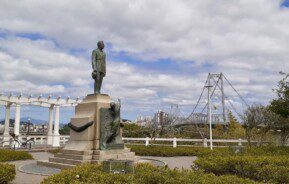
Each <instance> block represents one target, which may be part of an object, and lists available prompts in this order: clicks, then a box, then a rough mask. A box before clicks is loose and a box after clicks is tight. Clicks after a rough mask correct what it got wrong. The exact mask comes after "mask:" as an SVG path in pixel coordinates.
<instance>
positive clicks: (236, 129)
mask: <svg viewBox="0 0 289 184" xmlns="http://www.w3.org/2000/svg"><path fill="white" fill-rule="evenodd" d="M228 117H229V124H228V131H227V138H230V139H240V138H243V137H244V136H245V129H244V128H243V127H242V125H241V124H240V123H239V122H238V120H237V119H236V118H235V116H234V115H233V113H232V112H231V111H229V112H228Z"/></svg>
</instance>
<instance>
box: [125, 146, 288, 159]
mask: <svg viewBox="0 0 289 184" xmlns="http://www.w3.org/2000/svg"><path fill="white" fill-rule="evenodd" d="M128 147H130V148H131V151H133V152H135V153H136V155H140V156H162V157H171V156H197V157H207V156H233V155H236V154H235V153H234V151H233V150H232V149H230V148H215V149H213V150H210V149H209V148H203V147H176V148H173V147H168V146H128ZM239 155H247V156H250V155H252V156H254V155H256V156H281V155H287V156H289V147H282V146H280V147H277V146H263V147H251V148H246V149H245V152H244V153H241V154H239Z"/></svg>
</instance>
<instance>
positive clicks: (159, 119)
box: [154, 111, 168, 126]
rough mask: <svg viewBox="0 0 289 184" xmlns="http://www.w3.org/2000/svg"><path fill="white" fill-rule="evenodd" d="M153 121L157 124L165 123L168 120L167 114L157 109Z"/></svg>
mask: <svg viewBox="0 0 289 184" xmlns="http://www.w3.org/2000/svg"><path fill="white" fill-rule="evenodd" d="M154 121H155V123H156V125H157V126H163V125H166V124H167V122H168V114H167V113H166V112H164V111H158V112H157V113H155V116H154Z"/></svg>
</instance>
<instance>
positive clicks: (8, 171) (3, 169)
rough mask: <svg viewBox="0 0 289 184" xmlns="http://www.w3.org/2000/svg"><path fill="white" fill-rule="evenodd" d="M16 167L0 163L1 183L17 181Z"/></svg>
mask: <svg viewBox="0 0 289 184" xmlns="http://www.w3.org/2000/svg"><path fill="white" fill-rule="evenodd" d="M15 175H16V171H15V165H12V164H7V163H0V183H1V184H2V183H8V182H10V181H12V180H14V179H15Z"/></svg>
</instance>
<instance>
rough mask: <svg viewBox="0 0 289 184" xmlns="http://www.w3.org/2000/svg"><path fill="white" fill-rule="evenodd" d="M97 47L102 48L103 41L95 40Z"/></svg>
mask: <svg viewBox="0 0 289 184" xmlns="http://www.w3.org/2000/svg"><path fill="white" fill-rule="evenodd" d="M97 47H98V48H99V49H100V50H102V49H104V43H103V41H98V42H97Z"/></svg>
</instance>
